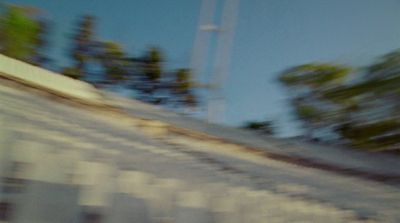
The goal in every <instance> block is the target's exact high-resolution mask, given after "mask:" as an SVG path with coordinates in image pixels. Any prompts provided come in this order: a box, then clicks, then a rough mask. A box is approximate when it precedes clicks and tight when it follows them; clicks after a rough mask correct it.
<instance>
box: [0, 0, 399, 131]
mask: <svg viewBox="0 0 400 223" xmlns="http://www.w3.org/2000/svg"><path fill="white" fill-rule="evenodd" d="M6 2H9V3H18V4H27V5H33V6H36V7H39V8H41V9H43V10H44V11H45V13H46V15H47V17H48V18H50V19H51V21H52V30H51V34H52V36H51V44H52V45H51V50H50V55H51V56H52V57H53V58H55V59H56V60H57V61H58V65H60V66H61V65H65V64H68V62H69V60H68V57H67V55H66V50H67V49H68V44H69V42H68V40H67V37H68V35H69V34H70V33H71V32H72V30H73V27H74V24H75V23H76V21H77V18H78V16H79V15H83V14H92V15H95V16H96V17H97V18H98V26H97V30H96V31H97V35H98V36H99V37H101V39H104V40H113V41H117V42H120V43H122V44H123V45H124V46H125V47H126V48H127V49H128V51H129V52H130V53H131V54H133V55H140V54H141V53H142V52H143V51H144V49H145V48H146V46H149V45H158V46H160V47H161V48H162V49H164V52H165V53H166V57H167V60H168V64H169V66H170V67H187V66H188V64H189V60H190V56H191V50H192V46H193V42H194V37H195V31H196V28H197V19H198V15H199V10H200V0H7V1H6ZM397 48H400V0H241V3H240V7H239V17H238V23H237V29H236V36H235V41H234V47H233V50H232V59H231V66H230V74H229V77H228V80H227V82H226V90H225V92H226V97H227V113H226V117H227V122H228V124H231V125H239V124H241V123H242V122H243V121H247V120H262V119H272V120H274V121H276V122H277V123H278V125H279V129H280V133H281V134H282V135H284V136H288V135H293V134H296V133H297V132H298V128H297V127H296V125H295V124H293V118H292V116H291V115H290V108H289V107H288V105H287V100H286V99H287V94H286V91H285V89H284V88H283V87H282V86H280V85H279V83H277V81H276V77H277V75H278V73H279V72H280V71H282V70H284V69H286V68H288V67H290V66H294V65H298V64H302V63H308V62H314V61H322V62H331V61H332V62H338V63H343V64H348V65H355V66H363V65H366V64H368V63H370V62H372V61H374V60H375V59H376V58H377V57H379V56H380V55H382V54H385V53H388V52H390V51H392V50H395V49H397Z"/></svg>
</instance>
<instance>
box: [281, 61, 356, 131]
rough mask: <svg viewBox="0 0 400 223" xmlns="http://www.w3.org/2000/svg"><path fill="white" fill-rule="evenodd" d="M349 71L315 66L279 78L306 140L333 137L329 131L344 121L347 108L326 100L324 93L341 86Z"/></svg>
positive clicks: (327, 65) (299, 68) (338, 66)
mask: <svg viewBox="0 0 400 223" xmlns="http://www.w3.org/2000/svg"><path fill="white" fill-rule="evenodd" d="M350 71H351V70H350V68H348V67H346V66H342V65H336V64H317V63H316V64H305V65H301V66H296V67H294V68H291V69H288V70H286V71H284V72H283V73H282V74H281V75H280V77H279V80H280V82H281V83H283V84H284V85H285V86H287V87H289V88H290V92H291V101H290V102H291V105H292V106H293V108H294V111H295V115H296V116H297V118H298V119H299V120H300V121H302V123H303V126H304V129H305V130H306V132H307V134H308V136H309V137H311V138H319V137H328V136H329V137H334V131H333V129H334V128H335V127H336V125H337V124H338V122H340V121H341V120H342V119H343V118H344V117H342V116H343V115H344V113H343V109H346V108H347V106H346V105H345V104H342V103H338V102H337V101H335V100H332V99H331V98H328V97H326V96H325V92H327V91H329V90H331V89H337V88H339V87H341V86H343V85H344V83H345V81H346V77H348V76H349V74H350V73H351V72H350ZM327 132H328V134H327ZM321 133H324V135H323V136H320V135H321Z"/></svg>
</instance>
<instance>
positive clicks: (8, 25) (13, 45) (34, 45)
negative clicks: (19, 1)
mask: <svg viewBox="0 0 400 223" xmlns="http://www.w3.org/2000/svg"><path fill="white" fill-rule="evenodd" d="M0 19H1V23H0V52H1V53H2V54H4V55H6V56H9V57H13V58H16V59H19V60H23V61H26V62H30V63H34V64H36V63H37V64H40V63H38V62H39V61H37V59H38V58H39V57H42V56H40V54H39V53H40V51H39V50H38V49H40V47H42V46H43V45H44V43H45V41H44V34H45V29H44V26H45V23H44V21H39V20H38V18H37V10H35V9H34V8H29V7H22V6H16V5H9V6H7V7H6V9H5V13H4V15H2V16H1V18H0Z"/></svg>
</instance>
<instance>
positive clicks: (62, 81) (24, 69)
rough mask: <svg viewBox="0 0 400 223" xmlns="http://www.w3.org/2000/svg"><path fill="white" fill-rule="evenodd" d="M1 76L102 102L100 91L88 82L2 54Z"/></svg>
mask: <svg viewBox="0 0 400 223" xmlns="http://www.w3.org/2000/svg"><path fill="white" fill-rule="evenodd" d="M0 76H6V77H9V78H13V79H19V80H22V81H25V82H27V83H30V84H34V85H36V86H38V87H43V88H47V89H49V90H53V91H57V92H59V93H62V94H65V95H67V96H71V97H75V98H78V99H81V100H87V101H90V102H92V103H100V102H101V99H102V96H101V95H100V93H99V92H98V91H97V90H96V89H95V88H94V87H93V86H92V85H90V84H88V83H86V82H83V81H79V80H75V79H72V78H69V77H66V76H63V75H61V74H57V73H54V72H51V71H49V70H45V69H43V68H40V67H37V66H33V65H30V64H28V63H25V62H22V61H19V60H16V59H13V58H10V57H7V56H4V55H1V54H0Z"/></svg>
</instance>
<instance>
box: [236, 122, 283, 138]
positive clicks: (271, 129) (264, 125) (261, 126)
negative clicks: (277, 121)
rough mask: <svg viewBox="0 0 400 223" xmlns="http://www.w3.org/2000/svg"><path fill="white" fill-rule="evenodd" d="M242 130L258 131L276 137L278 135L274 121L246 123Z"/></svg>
mask: <svg viewBox="0 0 400 223" xmlns="http://www.w3.org/2000/svg"><path fill="white" fill-rule="evenodd" d="M242 128H244V129H248V130H252V131H256V132H259V133H261V134H264V135H274V134H275V133H276V131H275V125H274V124H273V122H272V121H262V122H258V121H251V122H247V123H245V124H244V125H243V126H242Z"/></svg>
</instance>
